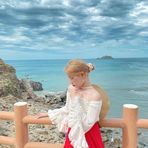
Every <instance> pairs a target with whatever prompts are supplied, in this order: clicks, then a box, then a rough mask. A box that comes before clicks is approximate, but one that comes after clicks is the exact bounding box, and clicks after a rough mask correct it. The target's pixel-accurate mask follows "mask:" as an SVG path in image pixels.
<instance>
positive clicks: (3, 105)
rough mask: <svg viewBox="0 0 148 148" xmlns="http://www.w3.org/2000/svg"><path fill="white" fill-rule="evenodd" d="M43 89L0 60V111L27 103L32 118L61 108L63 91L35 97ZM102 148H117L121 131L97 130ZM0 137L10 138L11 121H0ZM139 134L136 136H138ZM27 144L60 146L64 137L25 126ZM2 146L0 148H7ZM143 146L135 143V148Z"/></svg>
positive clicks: (50, 128)
mask: <svg viewBox="0 0 148 148" xmlns="http://www.w3.org/2000/svg"><path fill="white" fill-rule="evenodd" d="M41 90H43V88H42V84H41V83H40V82H34V81H31V80H29V79H21V80H19V79H18V78H17V76H16V70H15V69H14V68H13V67H12V66H10V65H7V64H5V63H4V61H3V60H1V59H0V111H10V112H11V111H13V104H14V103H16V102H18V101H24V102H27V104H28V114H29V115H35V114H37V113H39V112H47V111H48V109H55V108H60V107H62V106H64V105H65V100H66V90H65V91H63V92H55V93H47V94H44V95H39V94H38V93H37V92H36V91H41ZM101 133H102V137H103V142H104V144H105V147H106V148H121V147H122V146H121V132H120V131H119V129H110V128H101ZM0 135H4V136H14V135H15V125H14V122H12V121H2V120H1V121H0ZM139 135H140V133H139ZM29 139H30V141H36V142H45V143H64V140H65V134H64V133H61V132H59V131H58V130H57V127H56V125H37V124H36V125H29ZM11 147H12V146H2V145H0V148H11ZM144 147H145V144H144V143H142V142H141V143H140V142H139V148H144Z"/></svg>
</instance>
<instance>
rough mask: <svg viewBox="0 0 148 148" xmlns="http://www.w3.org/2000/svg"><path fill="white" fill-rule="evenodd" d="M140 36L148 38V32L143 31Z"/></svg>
mask: <svg viewBox="0 0 148 148" xmlns="http://www.w3.org/2000/svg"><path fill="white" fill-rule="evenodd" d="M139 35H141V36H144V37H146V36H147V37H148V31H142V32H140V33H139Z"/></svg>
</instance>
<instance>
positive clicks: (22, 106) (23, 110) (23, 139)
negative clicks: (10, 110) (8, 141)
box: [14, 102, 28, 148]
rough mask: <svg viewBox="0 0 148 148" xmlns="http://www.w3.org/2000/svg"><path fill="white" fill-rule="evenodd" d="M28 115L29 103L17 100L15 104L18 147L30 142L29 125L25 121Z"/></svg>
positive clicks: (16, 144)
mask: <svg viewBox="0 0 148 148" xmlns="http://www.w3.org/2000/svg"><path fill="white" fill-rule="evenodd" d="M26 115H27V103H26V102H17V103H15V104H14V121H15V127H16V142H15V146H16V148H24V146H25V144H26V143H27V142H28V126H27V124H24V123H23V118H24V117H25V116H26Z"/></svg>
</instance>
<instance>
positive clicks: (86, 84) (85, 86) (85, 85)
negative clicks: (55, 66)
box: [81, 80, 91, 89]
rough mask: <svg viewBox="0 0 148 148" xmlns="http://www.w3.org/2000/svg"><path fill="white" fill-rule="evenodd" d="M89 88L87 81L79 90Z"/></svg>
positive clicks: (89, 84)
mask: <svg viewBox="0 0 148 148" xmlns="http://www.w3.org/2000/svg"><path fill="white" fill-rule="evenodd" d="M89 87H91V83H90V81H89V80H87V81H86V82H85V83H84V84H83V85H82V87H81V89H86V88H89Z"/></svg>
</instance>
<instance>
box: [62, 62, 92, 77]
mask: <svg viewBox="0 0 148 148" xmlns="http://www.w3.org/2000/svg"><path fill="white" fill-rule="evenodd" d="M92 70H94V66H93V64H91V63H86V62H85V61H84V60H81V59H73V60H70V61H69V62H68V64H67V65H66V67H65V69H64V71H65V72H66V73H67V74H78V73H80V72H84V73H89V72H90V71H92Z"/></svg>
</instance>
